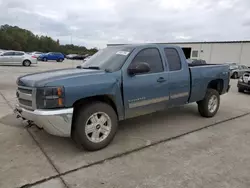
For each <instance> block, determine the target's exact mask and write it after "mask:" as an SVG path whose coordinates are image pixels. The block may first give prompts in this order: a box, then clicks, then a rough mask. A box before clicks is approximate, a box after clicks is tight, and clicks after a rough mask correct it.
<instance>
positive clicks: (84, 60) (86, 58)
mask: <svg viewBox="0 0 250 188" xmlns="http://www.w3.org/2000/svg"><path fill="white" fill-rule="evenodd" d="M91 57H92V56H91V55H90V56H87V57H85V58H84V59H83V62H86V61H88V60H89V59H90V58H91Z"/></svg>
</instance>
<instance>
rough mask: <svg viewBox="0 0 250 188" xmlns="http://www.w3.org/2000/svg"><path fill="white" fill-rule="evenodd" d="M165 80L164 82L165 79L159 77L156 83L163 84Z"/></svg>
mask: <svg viewBox="0 0 250 188" xmlns="http://www.w3.org/2000/svg"><path fill="white" fill-rule="evenodd" d="M165 81H166V80H165V78H163V77H160V78H158V80H157V82H160V83H161V82H165Z"/></svg>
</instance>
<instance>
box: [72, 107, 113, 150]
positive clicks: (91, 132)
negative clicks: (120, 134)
mask: <svg viewBox="0 0 250 188" xmlns="http://www.w3.org/2000/svg"><path fill="white" fill-rule="evenodd" d="M116 130H117V115H116V113H115V111H114V109H113V108H112V107H111V106H110V105H108V104H106V103H102V102H95V103H91V104H89V105H86V106H83V107H81V108H79V110H78V111H76V115H75V120H74V124H73V128H72V135H71V136H72V139H73V140H74V141H75V142H76V144H77V145H78V146H80V147H81V148H83V149H86V150H89V151H95V150H99V149H102V148H104V147H106V146H107V145H109V143H110V142H111V141H112V140H113V138H114V136H115V133H116Z"/></svg>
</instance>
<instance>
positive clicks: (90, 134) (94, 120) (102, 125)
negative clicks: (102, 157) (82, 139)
mask: <svg viewBox="0 0 250 188" xmlns="http://www.w3.org/2000/svg"><path fill="white" fill-rule="evenodd" d="M111 127H112V123H111V119H110V117H109V116H108V115H107V114H106V113H104V112H96V113H94V114H92V115H91V116H90V117H89V118H88V120H87V122H86V125H85V134H86V136H87V138H88V140H90V141H91V142H94V143H100V142H102V141H103V140H105V139H106V138H107V137H108V135H109V134H110V132H111Z"/></svg>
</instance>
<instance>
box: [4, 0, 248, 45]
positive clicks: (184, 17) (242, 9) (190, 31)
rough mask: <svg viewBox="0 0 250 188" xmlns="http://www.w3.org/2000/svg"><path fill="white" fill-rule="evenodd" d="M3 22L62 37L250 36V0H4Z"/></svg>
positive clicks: (92, 40) (81, 40)
mask: <svg viewBox="0 0 250 188" xmlns="http://www.w3.org/2000/svg"><path fill="white" fill-rule="evenodd" d="M0 24H1V25H2V24H10V25H17V26H20V27H22V28H25V29H29V30H31V31H32V32H34V33H35V34H39V35H40V34H45V35H49V36H51V37H52V38H54V39H59V40H60V43H63V44H65V43H71V37H70V36H71V35H72V42H73V43H74V44H77V45H85V46H87V47H95V46H97V47H99V48H100V47H105V46H106V44H107V43H137V42H173V41H181V42H182V41H211V40H247V39H250V0H70V1H69V0H0Z"/></svg>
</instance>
